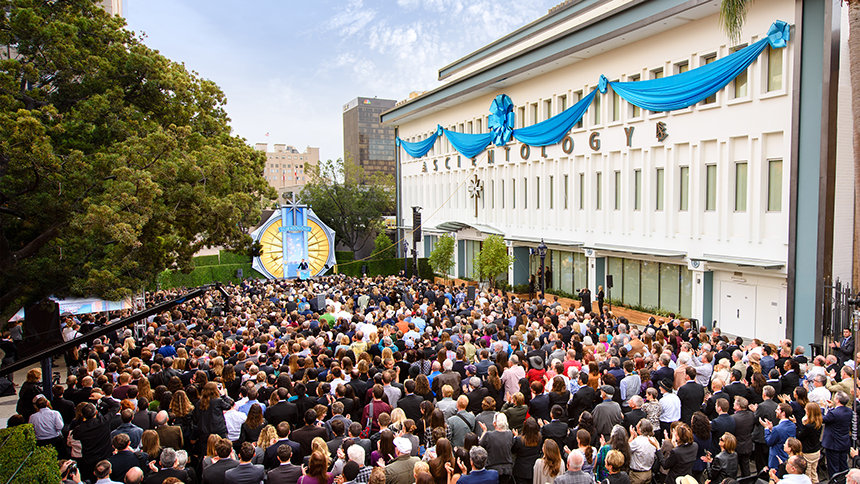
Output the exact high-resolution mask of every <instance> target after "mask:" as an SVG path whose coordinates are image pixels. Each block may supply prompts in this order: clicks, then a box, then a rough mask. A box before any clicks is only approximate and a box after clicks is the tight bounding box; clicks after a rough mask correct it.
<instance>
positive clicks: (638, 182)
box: [633, 170, 642, 210]
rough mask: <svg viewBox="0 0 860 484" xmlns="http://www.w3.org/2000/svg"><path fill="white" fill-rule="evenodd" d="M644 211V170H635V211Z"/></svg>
mask: <svg viewBox="0 0 860 484" xmlns="http://www.w3.org/2000/svg"><path fill="white" fill-rule="evenodd" d="M641 209H642V170H633V210H641Z"/></svg>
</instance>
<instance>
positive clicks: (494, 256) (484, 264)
mask: <svg viewBox="0 0 860 484" xmlns="http://www.w3.org/2000/svg"><path fill="white" fill-rule="evenodd" d="M513 263H514V256H512V255H508V247H507V246H506V245H505V241H504V239H502V237H501V236H500V235H491V236H489V237H487V238H486V239H485V240H484V243H483V244H482V245H481V251H480V252H478V255H476V256H475V273H476V274H477V276H478V279H480V280H482V281H489V282H490V287H496V278H498V277H499V276H500V275H502V274H504V273H505V272H506V271H507V270H508V268H509V267H511V264H513Z"/></svg>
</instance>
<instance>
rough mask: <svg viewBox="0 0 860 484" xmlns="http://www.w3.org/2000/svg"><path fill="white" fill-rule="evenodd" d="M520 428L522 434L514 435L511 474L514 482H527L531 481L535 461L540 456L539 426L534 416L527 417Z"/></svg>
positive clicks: (527, 483) (517, 483) (520, 483)
mask: <svg viewBox="0 0 860 484" xmlns="http://www.w3.org/2000/svg"><path fill="white" fill-rule="evenodd" d="M522 428H523V430H522V434H521V435H516V436H515V437H514V445H513V450H512V453H513V455H514V468H513V476H514V481H515V482H516V484H529V483H531V482H532V472H533V470H534V467H535V461H537V459H538V457H540V452H541V446H540V440H541V438H540V426H539V425H538V423H537V421H536V420H535V419H534V418H532V417H529V418H527V419H526V420H525V422H524V423H523V427H522Z"/></svg>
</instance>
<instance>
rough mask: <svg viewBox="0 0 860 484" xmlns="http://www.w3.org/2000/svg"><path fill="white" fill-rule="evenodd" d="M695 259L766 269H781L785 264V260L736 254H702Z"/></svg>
mask: <svg viewBox="0 0 860 484" xmlns="http://www.w3.org/2000/svg"><path fill="white" fill-rule="evenodd" d="M693 259H699V260H703V261H705V262H718V263H721V264H734V265H738V266H747V267H761V268H764V269H780V268H782V267H784V266H785V262H781V261H777V260H767V259H754V258H751V257H738V256H734V255H714V254H702V257H693Z"/></svg>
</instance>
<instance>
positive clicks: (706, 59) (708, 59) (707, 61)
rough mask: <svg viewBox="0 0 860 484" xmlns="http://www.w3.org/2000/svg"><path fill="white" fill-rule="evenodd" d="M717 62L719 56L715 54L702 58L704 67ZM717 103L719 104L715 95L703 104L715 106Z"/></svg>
mask: <svg viewBox="0 0 860 484" xmlns="http://www.w3.org/2000/svg"><path fill="white" fill-rule="evenodd" d="M715 60H717V54H715V53H714V54H708V55H704V56H702V65H708V64H710V63H711V62H714V61H715ZM715 102H717V93H714V94H712V95H711V96H709V97H706V98H705V100H704V101H702V104H713V103H715Z"/></svg>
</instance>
